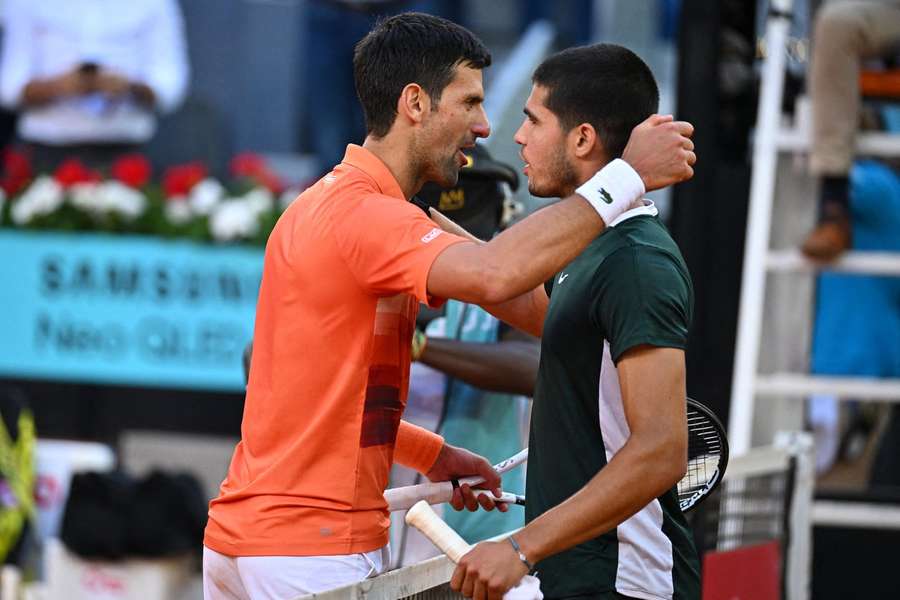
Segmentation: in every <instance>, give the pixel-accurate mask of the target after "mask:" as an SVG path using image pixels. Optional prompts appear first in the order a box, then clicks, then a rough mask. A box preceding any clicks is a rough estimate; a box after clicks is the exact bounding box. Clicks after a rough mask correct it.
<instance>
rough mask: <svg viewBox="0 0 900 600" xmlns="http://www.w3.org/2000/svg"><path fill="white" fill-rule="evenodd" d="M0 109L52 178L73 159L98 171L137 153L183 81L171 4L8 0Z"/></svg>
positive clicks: (180, 39) (158, 0)
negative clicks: (11, 113)
mask: <svg viewBox="0 0 900 600" xmlns="http://www.w3.org/2000/svg"><path fill="white" fill-rule="evenodd" d="M3 12H4V24H5V28H6V31H5V35H4V38H3V48H2V57H0V101H2V103H3V105H4V106H6V107H8V108H11V109H14V110H17V111H18V112H19V113H20V115H19V122H18V136H19V138H20V139H21V140H22V141H24V142H26V143H27V144H28V145H29V146H30V147H31V150H32V153H33V160H34V162H35V165H36V166H37V168H38V169H40V170H49V169H52V168H54V167H55V166H56V165H57V164H58V163H60V162H62V161H63V160H65V159H66V158H68V157H69V156H72V155H77V156H78V158H80V159H81V160H82V161H84V162H85V163H87V164H88V165H90V166H92V167H95V168H101V167H104V166H107V165H108V164H109V163H110V162H111V161H112V160H113V159H114V158H115V157H116V156H118V155H120V154H122V153H125V152H129V151H134V150H135V149H137V147H138V146H139V145H141V144H143V143H145V142H147V141H148V140H149V139H150V138H151V137H152V136H153V134H154V132H155V129H156V116H155V111H160V112H165V111H170V110H173V109H174V108H176V107H177V106H178V104H179V103H180V102H181V100H182V99H183V97H184V95H185V92H186V89H187V83H188V76H189V73H188V71H189V69H188V60H187V51H186V43H185V38H184V26H183V22H182V16H181V11H180V8H179V6H178V2H177V0H130V1H129V2H115V3H111V2H108V1H105V0H41V1H40V2H34V1H32V0H6V1H5V5H4V8H3Z"/></svg>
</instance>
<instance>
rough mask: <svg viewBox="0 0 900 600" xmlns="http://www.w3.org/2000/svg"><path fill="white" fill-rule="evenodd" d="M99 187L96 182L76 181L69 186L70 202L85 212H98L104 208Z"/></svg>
mask: <svg viewBox="0 0 900 600" xmlns="http://www.w3.org/2000/svg"><path fill="white" fill-rule="evenodd" d="M99 189H100V186H99V185H98V184H96V183H87V182H85V183H76V184H75V185H73V186H71V187H70V188H69V203H70V204H71V205H72V206H74V207H75V208H79V209H81V210H83V211H85V212H89V213H91V214H97V213H99V212H101V211H102V210H103V208H102V206H101V205H100V202H101V198H100V192H99Z"/></svg>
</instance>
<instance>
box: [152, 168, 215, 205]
mask: <svg viewBox="0 0 900 600" xmlns="http://www.w3.org/2000/svg"><path fill="white" fill-rule="evenodd" d="M204 179H206V167H205V166H203V164H202V163H199V162H191V163H186V164H183V165H175V166H174V167H169V168H168V169H166V172H165V173H163V182H162V184H163V190H165V192H166V197H167V198H171V197H173V196H186V195H187V194H188V193H189V192H190V191H191V188H192V187H194V186H195V185H197V184H198V183H200V182H201V181H203V180H204Z"/></svg>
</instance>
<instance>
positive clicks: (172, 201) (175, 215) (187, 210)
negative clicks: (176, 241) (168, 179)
mask: <svg viewBox="0 0 900 600" xmlns="http://www.w3.org/2000/svg"><path fill="white" fill-rule="evenodd" d="M163 212H164V213H165V215H166V219H168V220H169V222H170V223H172V224H173V225H184V224H185V223H187V222H188V221H190V220H191V218H192V217H193V216H194V213H192V212H191V207H190V205H189V204H188V199H187V196H172V197H171V198H169V199H168V200H166V206H165V208H163Z"/></svg>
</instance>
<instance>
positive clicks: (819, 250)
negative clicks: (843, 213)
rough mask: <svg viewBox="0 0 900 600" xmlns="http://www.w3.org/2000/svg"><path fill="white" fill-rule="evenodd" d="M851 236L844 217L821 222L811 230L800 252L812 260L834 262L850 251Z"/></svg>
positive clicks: (848, 225)
mask: <svg viewBox="0 0 900 600" xmlns="http://www.w3.org/2000/svg"><path fill="white" fill-rule="evenodd" d="M852 241H853V234H852V230H851V228H850V220H849V219H847V218H846V217H840V218H837V219H828V220H825V221H822V222H821V223H819V224H818V225H816V228H815V229H813V230H812V231H811V232H810V234H809V235H808V236H806V241H805V242H803V245H802V246H801V247H800V250H801V251H802V252H803V254H805V255H806V256H807V257H809V258H812V259H813V260H824V261H830V260H834V259H836V258H837V257H839V256H840V255H841V254H843V253H844V252H845V251H847V250H849V249H850V244H851V242H852Z"/></svg>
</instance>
